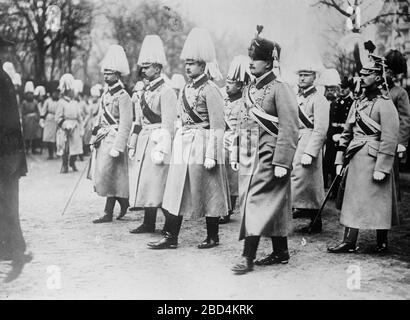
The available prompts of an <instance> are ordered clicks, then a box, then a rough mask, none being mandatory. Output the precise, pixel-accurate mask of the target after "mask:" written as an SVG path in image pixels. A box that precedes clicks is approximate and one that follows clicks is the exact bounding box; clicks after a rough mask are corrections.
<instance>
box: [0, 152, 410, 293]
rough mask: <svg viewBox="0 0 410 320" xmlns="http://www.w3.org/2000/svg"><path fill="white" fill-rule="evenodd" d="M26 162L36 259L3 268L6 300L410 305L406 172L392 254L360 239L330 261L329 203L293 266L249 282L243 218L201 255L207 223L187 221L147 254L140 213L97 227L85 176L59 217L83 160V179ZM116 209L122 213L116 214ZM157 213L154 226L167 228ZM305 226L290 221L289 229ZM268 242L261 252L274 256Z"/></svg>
mask: <svg viewBox="0 0 410 320" xmlns="http://www.w3.org/2000/svg"><path fill="white" fill-rule="evenodd" d="M45 158H46V155H44V154H43V155H41V156H34V157H33V156H29V174H28V176H27V177H24V178H22V179H21V184H20V214H21V223H22V229H23V232H24V236H25V238H26V241H27V245H28V250H29V251H31V252H32V254H33V260H32V261H31V262H30V263H28V264H26V265H25V268H24V269H23V272H22V274H21V275H20V277H18V278H17V279H16V280H14V281H13V282H10V283H3V279H5V278H6V276H7V273H8V272H9V271H10V269H11V266H10V263H9V262H0V299H106V298H109V299H228V300H229V299H249V300H252V299H410V268H409V266H410V265H409V262H410V213H409V212H410V210H409V208H410V177H409V176H408V175H407V174H404V175H403V178H404V179H403V181H404V182H403V185H404V190H403V191H404V199H403V201H402V202H401V203H400V210H401V212H402V215H403V217H404V218H405V220H404V222H405V223H404V224H403V225H401V226H399V227H395V228H394V229H393V231H392V232H391V234H390V248H391V254H389V255H387V256H383V257H379V256H374V255H371V254H368V253H366V250H367V248H368V247H369V246H371V245H373V244H374V242H375V234H374V232H370V231H363V232H361V234H360V239H359V242H360V243H359V246H360V247H361V251H360V253H358V254H350V255H349V254H342V255H332V254H328V253H326V248H327V246H328V245H330V244H333V243H335V242H337V241H339V240H340V239H341V236H342V232H343V231H342V227H341V226H340V225H339V223H338V212H337V211H336V210H335V209H334V208H333V204H332V203H330V205H329V206H328V208H327V209H326V212H325V214H324V232H323V233H321V234H320V235H314V236H306V237H304V238H303V237H302V236H299V235H296V234H291V235H290V237H289V248H290V253H291V260H290V262H289V264H288V265H279V266H270V267H255V271H254V272H252V273H249V274H247V275H242V276H236V275H233V274H232V272H231V271H230V268H231V266H232V265H233V264H234V263H236V262H238V260H239V258H240V255H241V250H242V246H243V242H240V241H238V233H239V222H240V218H239V215H238V214H235V215H234V216H233V221H232V222H231V223H230V224H227V225H223V226H221V228H220V238H221V244H220V246H219V247H217V248H213V249H210V250H198V249H197V248H196V245H197V244H198V242H199V241H201V240H202V239H203V238H204V235H205V222H204V220H199V221H184V222H183V225H182V229H181V234H180V239H179V240H180V247H179V248H178V249H176V250H159V251H155V250H149V249H147V247H146V244H147V243H148V242H149V241H152V240H155V239H160V238H161V235H160V232H159V231H158V232H156V233H155V234H149V235H146V234H144V235H132V234H130V233H129V232H128V231H129V230H130V229H132V228H135V227H136V226H137V225H139V224H140V223H141V220H142V212H129V213H128V214H127V215H126V217H125V219H124V220H123V221H115V222H113V223H108V224H100V225H95V224H92V223H91V221H92V219H94V218H95V217H96V216H98V215H100V214H101V213H102V210H103V207H104V199H102V198H100V197H98V196H97V195H96V194H95V193H93V191H92V187H91V182H90V181H89V180H86V179H85V178H83V179H82V180H81V182H80V184H79V187H78V190H77V192H76V193H75V195H74V198H73V200H72V202H71V204H70V206H69V207H68V209H67V211H66V212H65V214H64V215H63V216H62V215H61V213H62V210H63V207H64V205H65V202H66V200H67V199H68V197H69V195H70V193H71V191H72V189H73V187H74V185H75V184H76V182H77V180H78V178H79V177H80V174H81V171H82V170H83V168H84V167H85V165H86V163H87V161H84V162H78V167H79V170H80V171H79V172H77V173H70V174H67V175H61V174H59V170H60V164H61V163H60V160H52V161H46V160H45ZM116 210H117V211H119V208H118V207H117V208H116ZM163 220H164V219H163V216H162V215H161V214H159V215H158V223H157V228H158V229H161V228H162V225H163ZM306 222H307V220H303V219H300V220H293V226H294V227H296V226H300V225H302V224H305V223H306ZM270 249H271V244H270V241H268V239H263V241H261V244H260V248H259V252H258V255H259V256H262V255H264V254H267V253H269V252H270Z"/></svg>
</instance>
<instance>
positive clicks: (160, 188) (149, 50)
mask: <svg viewBox="0 0 410 320" xmlns="http://www.w3.org/2000/svg"><path fill="white" fill-rule="evenodd" d="M138 64H139V65H140V66H141V73H142V76H143V77H144V79H146V80H147V81H148V82H149V83H148V85H147V86H145V87H144V90H143V92H142V93H140V94H137V93H135V94H134V96H133V99H134V101H135V122H134V129H133V132H132V135H131V138H130V143H129V155H130V161H129V179H130V207H131V208H138V209H144V210H145V212H144V221H143V223H142V225H140V226H139V227H138V228H136V229H133V230H131V231H130V232H131V233H145V232H154V231H155V223H156V216H157V209H158V208H161V206H162V199H163V196H164V188H165V183H166V180H167V175H168V168H169V161H170V157H171V145H172V136H173V133H174V123H175V122H176V120H177V108H176V104H177V96H176V94H175V91H174V90H173V89H172V88H171V87H170V86H169V85H167V84H166V83H165V81H164V79H163V78H162V77H161V71H162V68H163V66H165V65H166V58H165V52H164V47H163V44H162V41H161V39H160V38H159V37H158V36H157V35H148V36H146V37H145V39H144V42H143V44H142V47H141V51H140V55H139V59H138ZM164 214H165V216H166V215H167V214H168V213H167V212H166V210H164ZM163 231H164V232H165V231H166V230H165V229H164V230H163Z"/></svg>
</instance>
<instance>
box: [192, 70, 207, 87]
mask: <svg viewBox="0 0 410 320" xmlns="http://www.w3.org/2000/svg"><path fill="white" fill-rule="evenodd" d="M207 81H208V76H207V75H206V74H205V73H203V74H201V75H200V76H198V77H197V78H196V79H193V80H192V82H191V84H190V86H192V88H194V89H198V88H199V87H200V86H202V85H203V84H204V83H205V82H207Z"/></svg>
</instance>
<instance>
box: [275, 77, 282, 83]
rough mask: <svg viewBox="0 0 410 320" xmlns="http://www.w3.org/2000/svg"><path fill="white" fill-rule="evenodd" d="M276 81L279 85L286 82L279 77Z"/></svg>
mask: <svg viewBox="0 0 410 320" xmlns="http://www.w3.org/2000/svg"><path fill="white" fill-rule="evenodd" d="M274 81H276V82H279V83H283V82H284V81H283V79H282V78H279V77H276V79H275V80H274Z"/></svg>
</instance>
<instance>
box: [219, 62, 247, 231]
mask: <svg viewBox="0 0 410 320" xmlns="http://www.w3.org/2000/svg"><path fill="white" fill-rule="evenodd" d="M249 62H250V59H249V57H247V56H236V57H235V58H234V59H233V60H232V63H231V65H230V66H229V70H228V75H227V77H226V94H227V97H226V98H225V106H224V113H225V122H226V131H225V136H224V152H225V167H226V173H227V176H228V185H229V196H230V200H231V208H230V210H229V213H228V215H226V216H224V217H221V218H220V219H219V224H224V223H227V222H229V221H230V216H231V214H233V210H234V209H235V204H236V200H237V198H238V172H237V171H234V170H233V169H232V167H231V164H230V160H229V159H230V154H231V153H232V151H233V149H234V142H235V139H236V136H237V126H238V121H239V119H238V118H239V116H240V113H241V111H242V110H243V108H244V100H243V99H242V92H243V89H244V87H245V84H247V83H248V82H249V81H250V78H251V76H250V70H249Z"/></svg>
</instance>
